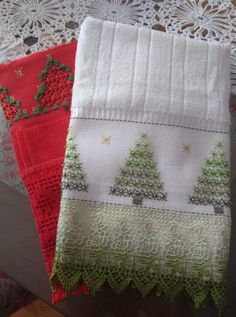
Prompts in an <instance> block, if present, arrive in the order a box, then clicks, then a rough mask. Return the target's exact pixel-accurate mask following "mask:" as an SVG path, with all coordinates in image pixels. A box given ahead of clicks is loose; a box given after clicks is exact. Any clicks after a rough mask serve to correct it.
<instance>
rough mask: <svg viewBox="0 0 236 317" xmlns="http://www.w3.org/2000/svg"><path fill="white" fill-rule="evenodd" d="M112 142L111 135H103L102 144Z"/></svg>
mask: <svg viewBox="0 0 236 317" xmlns="http://www.w3.org/2000/svg"><path fill="white" fill-rule="evenodd" d="M110 143H111V137H110V136H103V137H102V144H110Z"/></svg>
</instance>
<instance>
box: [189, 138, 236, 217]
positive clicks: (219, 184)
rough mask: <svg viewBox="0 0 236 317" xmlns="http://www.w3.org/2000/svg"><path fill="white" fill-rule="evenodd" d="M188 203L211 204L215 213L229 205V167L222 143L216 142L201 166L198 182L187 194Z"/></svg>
mask: <svg viewBox="0 0 236 317" xmlns="http://www.w3.org/2000/svg"><path fill="white" fill-rule="evenodd" d="M189 203H192V204H195V205H205V206H206V205H212V206H213V207H214V212H215V213H218V214H219V213H223V212H224V209H223V207H230V169H229V163H228V161H227V160H226V158H225V154H224V151H223V143H222V142H218V143H217V144H216V146H215V148H214V149H213V151H212V152H211V153H210V156H209V158H208V159H207V160H206V161H205V164H204V165H203V167H202V174H201V176H200V177H198V183H197V185H196V186H195V187H194V189H193V194H192V195H190V196H189Z"/></svg>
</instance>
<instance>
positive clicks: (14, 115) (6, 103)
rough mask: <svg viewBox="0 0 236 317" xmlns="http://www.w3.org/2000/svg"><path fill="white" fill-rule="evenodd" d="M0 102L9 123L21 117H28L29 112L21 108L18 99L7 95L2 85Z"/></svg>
mask: <svg viewBox="0 0 236 317" xmlns="http://www.w3.org/2000/svg"><path fill="white" fill-rule="evenodd" d="M0 103H1V107H2V109H3V112H4V115H5V118H6V120H7V122H8V124H9V125H12V123H14V122H17V121H19V120H20V119H21V118H25V119H27V118H29V114H28V113H27V112H26V111H24V110H23V109H22V107H21V103H20V101H18V100H16V99H15V98H14V97H13V96H9V95H8V90H7V88H5V87H3V86H0Z"/></svg>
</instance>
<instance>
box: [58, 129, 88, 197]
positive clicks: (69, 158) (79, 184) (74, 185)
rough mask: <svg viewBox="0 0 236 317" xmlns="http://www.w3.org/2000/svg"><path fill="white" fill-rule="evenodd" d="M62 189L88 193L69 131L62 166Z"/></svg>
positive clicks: (75, 147) (74, 144)
mask: <svg viewBox="0 0 236 317" xmlns="http://www.w3.org/2000/svg"><path fill="white" fill-rule="evenodd" d="M63 167H64V169H63V176H62V188H63V189H69V190H77V191H88V184H86V183H85V173H84V172H83V169H82V163H81V162H80V158H79V154H78V151H77V146H76V143H75V141H74V139H73V136H72V134H71V132H70V131H69V133H68V136H67V143H66V153H65V161H64V164H63Z"/></svg>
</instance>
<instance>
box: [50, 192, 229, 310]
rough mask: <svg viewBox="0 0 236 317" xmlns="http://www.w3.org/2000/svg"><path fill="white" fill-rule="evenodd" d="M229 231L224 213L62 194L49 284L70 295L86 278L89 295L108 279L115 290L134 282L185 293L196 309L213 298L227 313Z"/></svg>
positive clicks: (170, 292)
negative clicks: (203, 212) (60, 286)
mask: <svg viewBox="0 0 236 317" xmlns="http://www.w3.org/2000/svg"><path fill="white" fill-rule="evenodd" d="M229 233H230V219H229V218H228V217H226V216H223V215H218V216H214V215H204V214H194V213H193V214H192V213H181V212H166V211H163V210H158V209H154V208H147V207H146V208H144V207H141V206H137V205H118V204H110V203H101V202H88V201H78V200H70V199H65V198H64V199H62V204H61V213H60V218H59V223H58V236H57V248H56V255H55V262H54V268H53V272H52V276H51V281H52V284H53V287H54V288H55V289H56V288H57V284H58V282H60V284H61V285H62V286H63V288H64V290H65V291H66V293H67V294H69V293H71V292H73V290H74V289H75V288H76V286H77V285H78V283H80V282H81V281H84V282H85V283H86V284H87V285H88V287H89V288H90V290H91V293H92V294H95V293H96V292H97V291H98V290H99V289H100V288H101V287H102V286H103V284H104V283H105V282H108V283H109V284H110V286H111V287H112V288H113V290H114V291H115V292H117V293H120V292H121V291H123V290H124V289H125V288H127V287H135V288H137V289H138V290H139V291H140V292H141V294H142V295H143V296H146V295H148V293H149V292H150V291H151V290H156V291H157V293H163V294H165V295H166V296H167V297H168V298H169V299H170V300H174V299H175V298H176V296H178V295H179V294H180V293H182V292H183V291H186V292H188V293H189V295H190V296H191V297H192V299H193V301H194V302H195V305H196V307H203V306H204V305H205V304H206V303H207V300H208V299H209V298H212V300H213V301H214V302H215V304H216V306H217V308H218V310H219V312H222V311H223V309H224V307H225V289H226V279H225V276H226V268H227V260H228V248H229Z"/></svg>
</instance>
